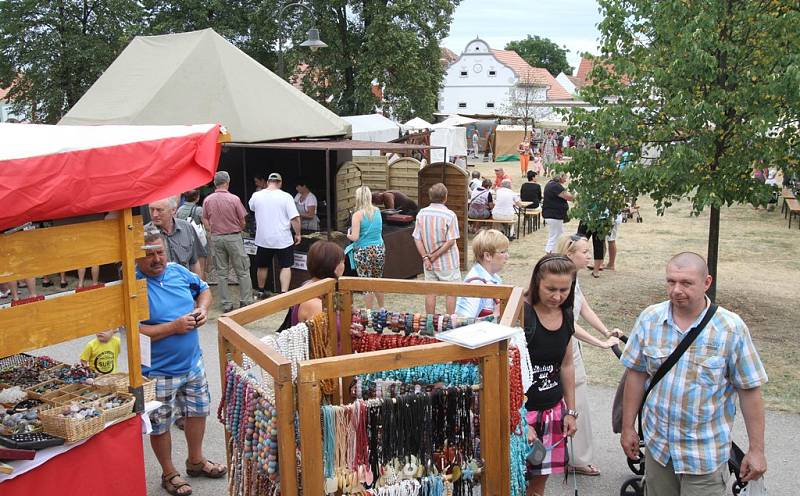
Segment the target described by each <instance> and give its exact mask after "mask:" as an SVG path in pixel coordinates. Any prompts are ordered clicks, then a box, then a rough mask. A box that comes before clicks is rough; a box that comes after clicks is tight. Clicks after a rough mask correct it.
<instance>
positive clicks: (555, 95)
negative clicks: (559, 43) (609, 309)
mask: <svg viewBox="0 0 800 496" xmlns="http://www.w3.org/2000/svg"><path fill="white" fill-rule="evenodd" d="M492 53H493V54H494V56H495V58H497V60H499V61H500V62H502V63H503V64H505V65H507V66H508V67H510V68H511V70H512V71H514V74H516V75H517V77H518V78H520V79H522V80H528V81H529V82H530V83H531V84H536V85H541V86H548V89H547V99H548V100H572V95H571V94H570V93H569V91H567V90H565V89H564V87H563V86H561V83H559V82H558V81H556V78H554V77H553V75H552V74H550V71H548V70H547V69H544V68H541V67H532V66H531V65H530V64H528V63H527V62H525V59H523V58H522V57H520V56H519V54H518V53H517V52H515V51H514V50H496V49H494V48H493V49H492Z"/></svg>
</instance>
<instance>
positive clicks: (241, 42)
mask: <svg viewBox="0 0 800 496" xmlns="http://www.w3.org/2000/svg"><path fill="white" fill-rule="evenodd" d="M141 3H142V7H143V10H144V12H145V17H144V21H143V25H142V29H143V32H144V33H145V34H151V35H160V34H168V33H181V32H186V31H196V30H200V29H207V28H213V29H214V31H216V32H217V33H219V34H220V35H222V36H223V37H225V38H226V39H227V40H229V41H231V42H232V43H233V44H235V45H236V46H237V47H238V48H240V49H241V50H242V51H244V52H245V53H247V54H248V55H250V56H251V57H253V58H254V59H256V60H257V61H259V62H260V63H261V64H263V65H265V66H267V67H277V52H276V48H277V41H276V40H277V37H278V19H277V17H276V16H277V12H278V10H279V8H280V6H281V5H282V4H283V2H281V1H279V0H180V1H175V0H143V1H142V2H141ZM294 13H295V12H294V11H289V9H287V18H286V19H285V21H286V22H287V23H289V24H291V23H293V22H294V21H293V17H291V15H292V14H294Z"/></svg>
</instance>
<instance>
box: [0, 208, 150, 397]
mask: <svg viewBox="0 0 800 496" xmlns="http://www.w3.org/2000/svg"><path fill="white" fill-rule="evenodd" d="M143 233H144V230H143V226H142V218H141V217H140V216H134V215H133V214H132V212H131V209H129V208H128V209H125V210H122V211H121V215H120V216H119V218H117V219H109V220H98V221H92V222H83V223H76V224H67V225H62V226H57V227H48V228H43V229H34V230H31V231H19V232H15V233H13V234H6V235H0V260H2V264H1V265H0V282H13V281H16V280H18V279H25V278H28V277H37V276H41V275H43V274H54V273H58V272H63V271H68V270H74V269H75V268H77V267H88V266H91V265H103V264H110V263H116V262H122V284H120V285H109V286H106V287H103V288H98V289H93V290H91V291H86V292H82V293H74V294H66V295H59V297H57V298H47V299H45V300H42V301H37V302H34V303H29V304H26V305H21V306H17V307H12V308H6V309H2V310H0V329H2V330H3V332H0V350H3V353H4V354H5V355H13V354H15V353H22V352H25V351H30V350H34V349H38V348H41V347H44V346H48V345H52V344H57V343H60V342H63V341H67V340H70V339H75V338H79V337H83V336H88V335H91V334H94V333H97V332H99V331H104V330H107V329H111V328H114V327H118V326H122V325H124V326H125V328H126V334H125V336H126V344H127V348H128V374H129V381H130V391H131V393H133V394H134V397H135V398H136V403H135V407H134V408H135V411H136V412H143V411H144V396H143V391H142V374H141V365H140V364H141V356H140V350H139V321H141V320H146V319H147V317H148V316H149V307H148V304H147V284H146V281H137V280H136V277H135V272H134V260H135V259H136V258H139V257H142V256H144V251H143V249H142V244H143V243H142V241H141V240H143V239H144V234H143ZM137 240H140V241H139V242H138V243H137ZM140 302H141V303H140Z"/></svg>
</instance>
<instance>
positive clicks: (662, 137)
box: [565, 0, 800, 297]
mask: <svg viewBox="0 0 800 496" xmlns="http://www.w3.org/2000/svg"><path fill="white" fill-rule="evenodd" d="M599 3H600V8H601V11H602V13H603V14H604V20H603V21H602V22H601V23H600V25H599V29H600V32H601V56H600V57H599V58H598V59H596V60H595V64H594V70H593V72H592V74H591V78H592V81H593V84H591V85H589V86H586V87H584V89H583V90H582V92H581V96H582V97H583V98H585V99H586V100H587V101H589V102H590V103H592V104H593V105H597V106H598V109H597V110H596V111H594V112H587V111H575V112H573V113H572V115H571V117H570V124H571V126H572V132H575V133H578V134H584V135H586V136H588V137H589V139H590V140H591V141H592V142H600V143H604V144H606V145H608V146H609V147H610V150H608V151H604V152H597V151H595V150H593V149H592V150H585V151H579V152H578V153H577V154H576V156H575V158H574V160H573V161H572V162H571V163H570V164H568V165H567V166H566V167H565V169H566V170H568V171H569V172H571V173H572V176H573V181H572V185H573V187H574V188H575V189H576V190H577V191H578V198H579V202H580V208H579V209H578V210H577V212H576V213H577V214H578V215H579V216H581V217H582V218H584V219H586V220H587V221H588V222H589V223H590V224H592V225H595V226H600V225H602V224H603V221H602V220H601V219H599V218H597V217H598V216H597V215H593V214H592V211H595V212H596V211H600V210H605V208H608V209H609V210H611V211H612V212H616V211H619V209H620V208H621V207H622V206H623V204H624V198H625V197H626V196H627V197H636V196H638V195H640V194H649V195H650V197H651V198H652V199H653V200H654V201H655V205H656V208H657V209H658V212H659V213H662V214H663V212H664V209H666V208H668V207H669V206H670V205H671V204H672V203H673V202H675V201H677V200H679V199H682V198H688V199H689V200H690V201H691V202H692V207H693V211H694V213H695V214H699V213H700V212H701V211H703V210H704V209H705V208H706V207H708V208H710V209H711V222H710V227H709V245H708V261H709V268H710V269H711V271H712V275H716V261H717V251H718V236H719V215H720V207H722V206H724V205H726V206H730V205H733V204H735V203H753V204H755V205H763V204H765V203H766V202H767V201H768V199H769V196H770V193H771V191H770V188H769V187H767V186H764V185H763V184H762V183H760V182H758V181H756V180H755V179H753V177H752V168H753V167H754V166H756V165H758V166H760V167H764V166H778V167H780V168H783V169H791V168H794V170H797V157H798V155H797V153H798V149H797V145H798V137H799V136H798V120H799V119H800V90H799V89H798V88H800V58H799V56H798V55H799V54H800V45H799V43H800V38H798V36H797V33H798V32H800V12H798V4H797V3H796V2H795V1H793V0H757V1H756V0H706V1H701V2H687V1H684V0H660V1H655V0H600V2H599ZM623 75H624V76H623ZM624 145H627V146H629V147H630V151H631V153H632V155H633V157H636V159H635V160H633V162H632V163H629V164H628V165H627V166H626V167H625V168H624V169H623V170H620V169H619V168H618V167H616V166H615V165H614V162H613V159H612V153H613V149H614V148H616V147H621V146H624ZM623 190H624V191H626V193H625V194H623V193H622V191H623ZM590 206H591V208H590ZM600 207H602V208H600ZM713 292H714V288H712V291H711V294H712V297H713Z"/></svg>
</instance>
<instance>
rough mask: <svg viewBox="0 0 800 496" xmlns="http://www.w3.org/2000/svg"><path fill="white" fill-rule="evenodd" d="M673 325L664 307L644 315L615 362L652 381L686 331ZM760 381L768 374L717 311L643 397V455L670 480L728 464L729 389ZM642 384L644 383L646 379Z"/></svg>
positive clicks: (728, 317) (724, 313)
mask: <svg viewBox="0 0 800 496" xmlns="http://www.w3.org/2000/svg"><path fill="white" fill-rule="evenodd" d="M704 315H705V311H704V312H702V313H701V314H700V316H698V317H697V320H696V321H695V322H693V323H692V325H690V326H689V327H688V328H687V329H686V330H685V331H682V330H680V329H679V328H678V326H677V325H676V324H675V322H674V320H673V319H672V311H671V307H670V302H669V301H665V302H662V303H658V304H656V305H652V306H651V307H649V308H647V309H646V310H645V311H644V312H642V314H641V315H639V318H638V319H637V320H636V323H635V324H634V327H633V331H632V332H631V337H630V339H629V340H628V344H627V346H626V347H625V352H624V353H623V355H622V364H623V365H625V367H627V368H629V369H633V370H637V371H639V372H646V373H647V374H648V375H649V376H650V377H652V376H653V375H655V373H656V370H658V367H659V366H660V365H661V364H662V363H663V362H664V361H665V360H666V359H667V357H668V356H669V355H670V353H672V350H674V349H675V348H676V347H677V346H678V343H679V342H680V341H681V339H683V337H684V335H685V334H686V332H688V331H689V330H690V329H691V328H693V327H694V326H696V325H697V324H698V323H699V322H700V320H702V318H703V316H704ZM766 382H767V373H766V371H765V370H764V366H763V365H762V364H761V359H760V358H759V356H758V352H757V351H756V350H755V347H754V346H753V342H752V341H751V339H750V332H749V331H748V330H747V326H746V325H745V324H744V322H743V321H742V319H741V318H740V317H739V316H738V315H736V314H735V313H733V312H731V311H729V310H726V309H724V308H722V307H720V308H719V309H718V310H717V313H716V314H715V315H714V317H713V318H712V319H711V321H710V322H709V323H708V325H707V326H706V327H705V329H703V330H702V332H700V335H699V336H698V337H697V339H696V340H695V341H694V343H692V345H691V346H690V347H689V349H687V350H686V352H685V353H684V354H683V356H682V357H681V358H680V360H678V362H677V363H676V364H675V366H674V367H673V368H672V370H670V372H669V373H667V375H665V376H664V378H662V379H661V381H660V382H659V383H658V385H657V386H656V387H655V389H653V391H651V392H650V395H649V396H648V398H647V402H646V404H645V407H644V412H643V428H644V437H645V440H646V445H647V449H648V450H649V451H650V454H651V455H652V456H653V458H655V459H656V460H657V461H658V462H659V463H660V464H662V465H666V464H667V462H669V460H670V458H672V464H673V467H674V468H675V473H679V474H690V475H701V474H709V473H711V472H714V471H715V470H717V469H718V468H719V467H720V466H721V465H722V464H723V463H725V462H726V461H727V460H728V454H729V451H730V443H731V427H732V426H733V417H734V415H735V414H736V405H735V404H734V390H735V389H751V388H755V387H758V386H760V385H762V384H764V383H766ZM648 384H649V380H648Z"/></svg>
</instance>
